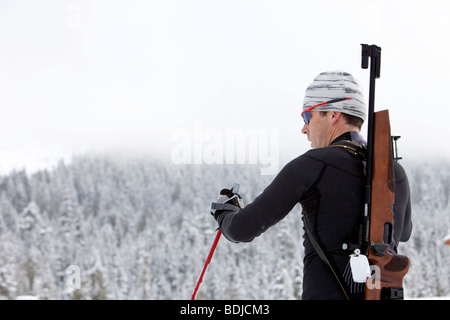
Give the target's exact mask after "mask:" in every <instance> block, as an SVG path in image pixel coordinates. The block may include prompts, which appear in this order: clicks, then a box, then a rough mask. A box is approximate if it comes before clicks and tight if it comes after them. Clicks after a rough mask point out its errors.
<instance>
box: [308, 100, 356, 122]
mask: <svg viewBox="0 0 450 320" xmlns="http://www.w3.org/2000/svg"><path fill="white" fill-rule="evenodd" d="M350 99H351V98H338V99H333V100H330V101H327V102H322V103H319V104H316V105H315V106H312V107H309V108H308V109H305V110H303V112H302V114H301V116H302V118H303V121H305V123H306V124H309V120H311V117H312V113H311V110H312V109H314V108H316V107H319V106H323V105H325V104H329V103H334V102H339V101H344V100H350Z"/></svg>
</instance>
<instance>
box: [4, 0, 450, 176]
mask: <svg viewBox="0 0 450 320" xmlns="http://www.w3.org/2000/svg"><path fill="white" fill-rule="evenodd" d="M449 12H450V2H449V1H447V0H443V1H436V0H428V1H412V0H408V1H399V0H396V1H392V0H387V1H381V0H377V1H373V0H372V1H363V0H347V1H343V0H340V1H332V0H326V1H317V0H314V1H313V0H310V1H298V0H297V1H294V0H292V1H286V0H276V1H275V0H267V1H262V0H254V1H249V0H239V1H230V0H227V1H214V0H184V1H181V0H180V1H174V0H164V1H162V0H147V1H125V0H121V1H113V0H108V1H106V0H105V1H101V0H95V1H88V0H71V1H65V0H54V1H48V0H40V1H34V0H27V1H25V0H24V1H16V0H2V1H1V2H0V108H1V109H0V110H1V125H0V173H6V172H9V170H11V169H12V168H14V167H16V168H22V167H23V166H26V167H27V169H28V170H30V171H32V170H35V169H37V168H42V167H45V166H51V165H52V164H53V163H55V161H57V160H58V159H60V158H65V159H70V157H71V155H72V154H73V153H75V154H80V153H84V152H89V151H91V152H92V151H107V150H111V149H114V150H121V151H125V150H126V152H131V150H134V151H135V150H140V151H142V152H145V153H147V154H158V155H159V157H162V158H165V159H168V161H170V159H171V150H173V147H174V143H175V144H176V141H175V142H174V141H173V136H174V132H192V133H193V135H194V131H195V130H196V129H195V128H196V126H197V128H198V127H199V125H200V126H201V128H202V130H204V131H208V130H210V131H211V130H221V132H227V131H226V130H229V129H244V130H245V129H249V128H251V129H254V130H259V131H258V132H267V133H269V132H274V131H273V130H275V131H276V132H278V134H279V153H280V156H281V158H282V159H292V158H293V157H295V156H297V155H300V154H302V153H304V152H305V151H307V150H308V148H309V143H308V142H307V141H306V137H305V136H304V135H302V134H301V132H300V130H301V127H302V125H303V121H302V119H301V118H300V112H301V104H302V101H303V95H304V92H305V89H306V87H307V86H308V84H309V83H310V82H311V81H312V80H313V78H314V77H315V76H316V75H317V74H318V73H320V72H322V71H326V70H335V69H341V70H345V71H347V72H350V73H352V74H353V75H354V76H355V77H356V78H357V79H358V80H359V81H360V83H361V84H362V86H363V87H364V90H365V93H366V95H367V94H368V80H369V72H368V71H367V70H362V69H361V67H360V64H361V58H360V56H361V47H360V44H361V43H368V44H377V45H379V46H381V47H382V64H381V78H380V79H379V80H377V84H376V109H377V110H381V109H386V108H387V109H389V110H390V115H391V127H392V133H393V134H398V135H401V136H402V139H401V140H400V151H401V155H402V156H403V157H404V158H407V159H423V158H435V159H441V158H447V159H448V158H450V148H449V147H448V142H447V140H448V137H447V135H448V134H449V133H450V129H449V124H448V119H449V118H450V106H449V105H448V99H447V95H448V91H449V89H450V86H449V75H450V62H449V60H450V59H449V58H448V55H449V52H450V40H449V39H450V37H449V34H450V19H448V14H449ZM180 130H184V131H180ZM363 130H364V131H363V132H364V135H365V130H366V128H365V127H364V128H363Z"/></svg>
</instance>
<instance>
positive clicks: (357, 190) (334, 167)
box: [211, 71, 412, 299]
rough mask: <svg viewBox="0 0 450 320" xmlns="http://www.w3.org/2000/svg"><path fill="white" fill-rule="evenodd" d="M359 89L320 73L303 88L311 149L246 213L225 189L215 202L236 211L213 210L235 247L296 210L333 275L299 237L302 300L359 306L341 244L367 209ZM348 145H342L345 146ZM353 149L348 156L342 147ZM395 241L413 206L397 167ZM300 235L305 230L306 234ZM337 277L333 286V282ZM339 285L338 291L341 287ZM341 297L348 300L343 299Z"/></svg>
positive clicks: (408, 226) (407, 226)
mask: <svg viewBox="0 0 450 320" xmlns="http://www.w3.org/2000/svg"><path fill="white" fill-rule="evenodd" d="M366 113H367V112H366V106H365V104H364V97H363V94H362V92H361V89H360V86H359V85H358V83H357V82H356V80H355V79H354V78H353V76H352V75H350V74H349V73H346V72H343V71H332V72H323V73H321V74H319V75H318V76H317V77H316V78H315V79H314V81H313V82H312V83H311V85H310V86H309V87H308V88H307V90H306V94H305V98H304V104H303V112H302V117H303V119H304V121H305V124H304V126H303V128H302V133H304V134H306V136H307V138H308V140H309V141H310V142H311V147H312V148H313V149H311V150H309V151H308V152H306V153H305V154H303V155H301V156H299V157H298V158H296V159H294V160H292V161H291V162H290V163H288V164H287V165H286V166H285V167H284V168H283V169H282V170H281V171H280V172H279V174H278V175H277V176H276V177H275V179H274V180H273V182H272V183H271V184H270V185H269V186H268V187H267V188H266V189H265V190H264V191H263V193H262V194H261V195H259V196H258V197H257V198H256V199H255V200H254V201H253V202H252V203H250V204H249V205H247V206H246V207H245V208H243V204H242V200H241V198H240V196H239V195H233V194H232V193H231V192H230V191H229V190H226V189H224V190H222V191H221V195H220V196H219V198H218V199H217V202H220V203H227V204H232V205H235V207H234V210H229V209H230V207H226V209H227V210H213V211H212V212H211V213H212V214H213V215H214V217H215V218H216V220H217V221H218V223H219V226H220V230H221V231H222V234H223V235H224V236H225V237H226V238H227V239H228V240H230V241H233V242H248V241H252V240H253V239H254V238H255V237H257V236H259V235H260V234H261V233H263V232H264V231H266V230H267V229H268V228H269V227H271V226H273V225H274V224H276V223H277V222H279V221H280V220H282V219H283V218H284V217H285V216H286V215H287V214H288V213H289V212H290V211H291V210H292V208H293V207H294V206H295V204H297V203H300V204H301V206H302V214H303V218H304V224H305V223H306V224H307V225H308V226H309V229H310V231H311V233H312V235H313V237H314V238H315V239H316V241H315V242H316V243H317V244H318V245H319V246H320V248H321V249H322V250H323V251H324V252H325V255H326V257H327V258H328V260H329V261H330V264H331V265H332V267H333V271H334V273H335V274H333V271H332V270H331V268H330V267H329V266H328V265H327V264H326V263H325V262H324V261H323V260H322V259H321V257H320V256H319V255H318V253H317V251H316V249H315V248H314V244H313V243H312V242H311V239H310V237H309V236H308V235H307V234H305V236H304V247H305V256H304V272H303V274H304V277H303V295H302V298H303V299H345V298H346V297H349V298H352V299H362V298H363V297H364V284H362V286H361V285H360V286H355V284H354V283H352V280H351V277H348V276H344V274H348V270H346V268H347V267H348V261H349V254H351V252H349V251H344V250H343V249H342V244H343V243H349V242H350V243H357V239H358V237H359V229H360V225H361V218H362V217H361V216H362V214H361V213H362V210H363V206H364V195H363V190H364V185H365V175H364V162H363V161H362V160H363V158H360V157H359V156H358V154H359V153H362V151H363V150H364V148H365V141H364V139H363V138H362V137H361V135H360V134H359V132H360V129H361V125H362V124H363V121H364V119H365V117H366ZM345 141H347V142H345ZM348 141H351V142H350V144H351V146H354V148H352V149H353V152H348V150H346V149H345V148H343V147H339V146H338V145H342V144H343V143H349V142H348ZM394 170H395V178H396V186H395V187H396V189H395V205H394V216H395V218H394V219H395V221H394V237H393V238H394V239H393V243H392V245H391V247H392V249H393V250H394V251H396V250H397V246H398V243H399V241H407V240H408V239H409V237H410V235H411V230H412V223H411V205H410V198H409V184H408V180H407V177H406V174H405V171H404V170H403V168H402V167H401V166H400V165H399V164H395V168H394ZM304 228H305V227H304ZM337 278H338V279H337ZM339 282H341V284H340V283H339ZM344 292H345V293H344Z"/></svg>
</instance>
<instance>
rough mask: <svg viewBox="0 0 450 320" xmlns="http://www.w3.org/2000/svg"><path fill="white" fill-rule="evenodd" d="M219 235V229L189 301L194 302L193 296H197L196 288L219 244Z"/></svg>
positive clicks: (220, 233)
mask: <svg viewBox="0 0 450 320" xmlns="http://www.w3.org/2000/svg"><path fill="white" fill-rule="evenodd" d="M221 235H222V232H220V229H219V231H217V234H216V238H215V239H214V242H213V245H212V247H211V250H210V251H209V254H208V257H207V258H206V262H205V266H204V267H203V271H202V274H201V275H200V278H199V279H198V282H197V285H196V286H195V289H194V293H193V294H192V297H191V300H195V296H196V295H197V291H198V288H199V287H200V283H202V281H203V275H204V274H205V271H206V268H207V267H208V265H209V263H210V262H211V259H212V256H213V254H214V251H215V250H216V247H217V243H218V242H219V239H220V236H221Z"/></svg>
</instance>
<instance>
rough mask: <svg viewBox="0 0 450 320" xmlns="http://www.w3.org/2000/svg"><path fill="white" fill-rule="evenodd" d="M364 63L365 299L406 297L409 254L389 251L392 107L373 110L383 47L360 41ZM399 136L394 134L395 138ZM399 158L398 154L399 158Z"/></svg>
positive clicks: (392, 171) (392, 199) (392, 218)
mask: <svg viewBox="0 0 450 320" xmlns="http://www.w3.org/2000/svg"><path fill="white" fill-rule="evenodd" d="M361 46H362V53H361V58H362V59H361V67H362V68H363V69H367V68H368V62H369V61H368V60H369V57H370V86H369V112H368V133H367V164H366V185H365V201H364V202H365V203H364V219H363V221H364V222H363V224H364V225H363V249H365V253H366V255H367V258H368V260H369V261H370V263H371V264H372V270H373V269H374V270H375V281H374V280H373V279H372V278H368V279H367V280H366V293H365V299H366V300H401V299H403V285H402V282H403V278H404V276H405V275H406V273H407V272H408V269H409V258H408V257H406V256H402V255H398V254H395V253H393V252H391V251H389V244H390V242H391V241H392V233H393V222H394V215H393V212H392V208H393V204H394V196H395V193H394V192H395V190H394V188H395V180H394V156H393V146H392V139H393V137H391V130H390V123H389V111H388V110H383V111H378V112H374V105H375V79H378V78H379V77H380V62H381V48H380V47H378V46H376V45H371V46H369V45H367V44H361ZM397 139H398V136H396V137H395V140H397ZM396 159H398V158H396Z"/></svg>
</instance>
